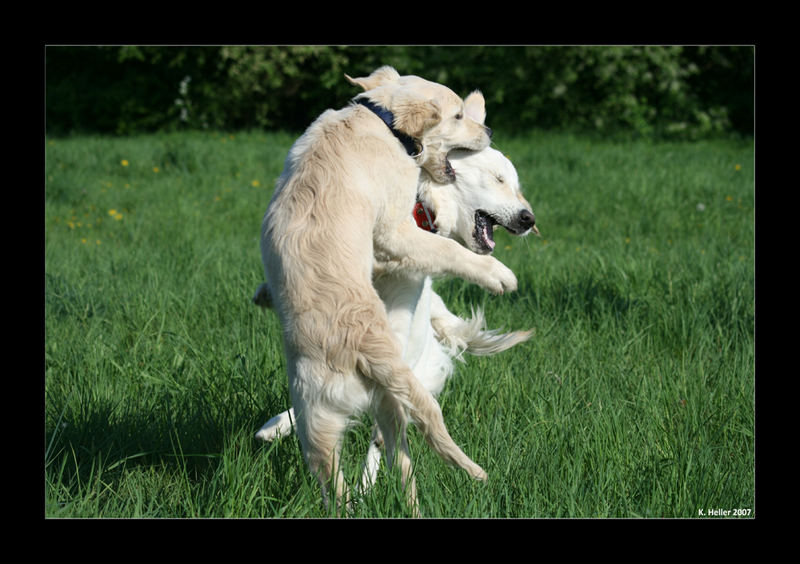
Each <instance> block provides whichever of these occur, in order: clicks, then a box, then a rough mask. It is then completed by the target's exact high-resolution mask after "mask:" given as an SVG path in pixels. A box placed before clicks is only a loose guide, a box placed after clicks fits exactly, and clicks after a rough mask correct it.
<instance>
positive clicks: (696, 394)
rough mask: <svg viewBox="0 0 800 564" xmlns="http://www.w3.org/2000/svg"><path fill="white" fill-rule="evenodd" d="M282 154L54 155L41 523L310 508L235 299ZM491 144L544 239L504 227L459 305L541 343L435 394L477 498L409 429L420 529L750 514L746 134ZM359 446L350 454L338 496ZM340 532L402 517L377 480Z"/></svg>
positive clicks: (273, 371)
mask: <svg viewBox="0 0 800 564" xmlns="http://www.w3.org/2000/svg"><path fill="white" fill-rule="evenodd" d="M292 141H293V136H290V135H286V134H272V133H270V134H266V133H241V134H236V135H227V134H220V133H180V134H178V133H176V134H163V135H155V136H141V137H130V138H104V137H89V136H85V137H74V138H57V139H48V140H47V141H46V148H45V151H46V163H45V166H46V170H45V186H46V192H45V197H46V199H45V210H44V227H45V249H44V250H45V257H44V258H45V320H44V322H45V343H44V355H45V363H44V365H45V373H44V398H43V400H44V401H43V405H44V413H43V417H44V421H45V424H44V429H45V437H44V443H45V448H44V478H45V484H44V492H45V493H44V508H43V509H44V515H45V516H46V517H51V518H57V517H73V518H74V517H105V518H119V517H161V518H176V517H177V518H182V517H186V518H189V517H206V518H208V517H241V518H245V517H326V516H328V515H329V514H328V513H327V512H326V510H325V509H324V507H323V505H322V504H321V503H320V500H319V499H320V498H319V490H318V486H317V483H316V481H315V480H314V479H313V478H312V476H311V475H310V473H309V472H308V470H307V468H306V466H305V464H304V463H303V460H302V457H301V454H300V450H299V446H298V443H297V440H296V439H295V438H294V437H288V438H285V439H283V440H280V441H278V442H275V443H272V444H262V443H259V442H257V441H256V440H255V439H254V438H253V434H254V433H255V431H256V430H257V429H258V428H259V427H260V425H261V424H262V423H263V422H264V421H265V420H266V419H267V418H268V417H270V416H272V415H274V414H275V413H277V412H279V411H282V410H283V409H285V408H286V407H287V406H288V405H287V401H288V400H287V382H286V376H285V370H284V361H283V358H282V352H281V343H280V327H279V324H278V322H277V319H276V317H275V316H274V315H273V314H272V313H271V312H264V311H261V310H260V309H259V308H256V307H255V306H253V305H252V304H251V303H250V297H251V295H252V293H253V291H254V290H255V288H256V286H257V285H258V284H259V283H260V282H261V281H262V279H263V273H262V267H261V262H260V255H259V250H258V239H257V238H258V232H259V226H260V222H261V217H262V215H263V212H264V209H265V207H266V204H267V202H268V199H269V195H270V193H271V190H272V186H273V183H274V180H275V178H276V177H277V176H278V174H279V173H280V170H281V168H282V164H283V159H284V157H285V154H286V152H287V150H288V148H289V146H290V144H291V142H292ZM494 141H495V145H496V146H497V147H498V148H499V149H500V150H502V151H503V152H505V153H506V154H507V155H508V156H509V157H510V158H511V160H512V161H513V162H514V163H515V165H516V166H517V169H518V171H519V174H520V177H521V180H522V182H523V187H524V191H525V193H526V196H527V197H528V199H529V200H530V202H531V203H532V205H533V208H534V211H535V213H536V218H537V225H538V226H539V228H540V230H541V232H542V237H541V238H536V237H528V238H525V239H519V238H514V237H512V236H510V235H508V234H507V233H505V232H498V233H497V241H498V245H497V250H496V251H495V256H497V257H498V258H499V259H500V260H502V261H503V262H504V263H506V264H507V265H508V266H509V267H511V268H512V269H513V270H514V271H515V273H516V274H517V276H518V278H519V281H520V284H519V290H518V291H517V292H516V293H514V294H510V295H505V296H499V297H494V296H490V295H487V294H486V293H485V292H484V291H483V290H481V289H479V288H478V287H476V286H472V285H469V284H467V283H465V282H462V281H461V280H451V279H446V280H439V281H437V283H436V287H437V288H438V290H439V291H440V293H441V294H442V296H443V297H444V299H445V301H446V302H447V303H448V304H449V305H450V306H451V309H452V310H453V311H455V312H457V313H468V312H469V310H470V307H472V306H476V305H481V306H483V307H484V308H485V309H486V313H487V318H488V320H489V323H490V325H491V326H493V327H501V326H502V327H505V328H512V329H529V328H530V329H533V330H534V331H535V336H534V338H533V339H532V340H530V341H529V342H528V343H525V344H523V345H521V346H518V347H516V348H514V349H512V350H510V351H507V352H505V353H503V354H502V355H499V356H496V357H490V358H474V357H471V358H469V359H468V361H467V363H466V364H463V365H459V366H458V367H457V373H456V376H455V377H454V378H453V379H452V380H451V381H450V382H449V383H448V385H447V387H446V389H445V392H444V393H443V395H442V396H441V398H440V400H441V405H442V409H443V412H444V416H445V421H446V423H447V425H448V428H449V430H450V432H451V434H452V435H453V437H454V439H455V440H456V442H457V443H458V444H459V445H460V446H461V447H462V448H463V449H464V451H465V452H466V453H467V454H468V455H470V456H471V457H472V458H473V459H474V460H475V461H476V462H477V463H478V464H480V465H481V466H482V467H483V468H485V469H486V470H487V472H488V473H489V481H488V482H486V483H476V482H473V481H471V480H470V479H469V478H468V477H467V476H466V474H465V473H464V472H462V471H460V470H456V469H453V468H450V467H448V466H446V465H445V464H444V463H443V462H442V461H441V460H440V459H438V458H437V456H436V455H434V454H433V452H432V451H431V450H430V449H429V448H428V447H427V445H426V444H425V443H424V441H423V440H422V438H421V436H420V435H419V433H417V432H416V431H415V430H412V431H411V433H410V441H411V449H412V455H413V457H414V463H415V469H416V474H417V483H418V489H419V497H420V507H421V512H422V514H423V516H424V517H451V518H479V517H490V518H533V517H535V518H559V517H570V518H582V517H583V518H604V517H615V518H620V517H622V518H635V517H645V518H708V515H707V512H708V510H711V509H721V510H724V511H730V512H731V513H730V514H728V517H729V518H732V517H733V516H734V512H736V511H737V510H738V511H739V512H740V513H741V514H742V516H744V517H749V518H752V517H754V516H755V488H754V479H755V478H754V466H755V460H754V458H755V454H754V450H755V446H754V443H755V437H754V429H755V423H754V417H755V413H754V412H755V402H754V379H755V360H754V317H755V303H754V302H755V298H754V286H755V273H754V256H755V248H754V221H755V220H754V149H753V144H752V142H744V141H742V142H737V141H706V142H696V143H689V142H686V143H647V142H630V143H613V142H605V141H598V140H594V139H590V138H582V137H576V136H569V135H560V134H552V133H547V134H545V133H540V134H530V135H528V136H526V137H524V138H513V139H511V138H506V139H504V138H503V134H502V132H495V136H494ZM368 437H369V425H368V421H366V420H365V422H364V424H362V425H358V426H356V427H355V428H354V429H353V430H352V431H351V432H350V434H349V435H348V438H347V443H346V446H345V455H346V456H345V472H346V474H347V475H348V478H349V479H350V481H351V483H352V482H354V481H355V479H356V477H357V476H358V475H359V474H360V470H361V468H360V464H361V460H362V456H363V454H364V452H365V448H366V444H367V441H368ZM353 514H354V515H355V516H357V517H404V516H407V514H408V513H407V510H406V507H405V504H404V501H403V495H402V492H401V491H400V487H399V476H398V475H397V473H396V472H386V471H384V472H382V474H381V476H380V478H379V481H378V484H377V485H376V487H375V488H374V490H373V491H372V492H371V493H370V494H369V495H367V496H365V497H364V498H363V499H358V500H357V502H356V503H355V504H354V507H353Z"/></svg>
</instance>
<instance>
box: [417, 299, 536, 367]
mask: <svg viewBox="0 0 800 564" xmlns="http://www.w3.org/2000/svg"><path fill="white" fill-rule="evenodd" d="M431 322H432V324H433V329H434V331H435V333H436V338H437V340H438V341H439V342H440V343H441V344H442V345H443V346H444V347H445V348H446V349H447V350H448V353H449V354H450V356H452V357H455V358H460V357H461V355H462V354H463V353H465V352H467V353H470V354H474V355H476V356H486V355H492V354H497V353H499V352H502V351H504V350H506V349H510V348H511V347H513V346H514V345H518V344H519V343H523V342H525V341H527V340H528V339H530V338H531V336H532V335H533V331H511V332H509V333H501V330H499V329H486V318H485V317H484V315H483V310H482V309H481V308H478V309H477V310H475V309H473V310H472V317H471V318H470V319H462V318H460V317H456V316H450V317H449V318H448V319H447V320H444V319H442V318H436V319H432V320H431Z"/></svg>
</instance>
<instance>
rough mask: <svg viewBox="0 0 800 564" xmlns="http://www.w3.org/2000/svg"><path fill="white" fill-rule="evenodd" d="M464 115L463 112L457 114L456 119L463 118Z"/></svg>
mask: <svg viewBox="0 0 800 564" xmlns="http://www.w3.org/2000/svg"><path fill="white" fill-rule="evenodd" d="M462 117H464V114H462V113H461V112H459V113H457V114H456V119H461V118H462Z"/></svg>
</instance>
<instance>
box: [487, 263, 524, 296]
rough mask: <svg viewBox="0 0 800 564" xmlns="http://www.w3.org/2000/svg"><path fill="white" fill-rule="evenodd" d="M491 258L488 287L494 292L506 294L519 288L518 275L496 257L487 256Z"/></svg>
mask: <svg viewBox="0 0 800 564" xmlns="http://www.w3.org/2000/svg"><path fill="white" fill-rule="evenodd" d="M486 258H487V259H489V261H488V262H489V264H488V266H489V267H488V268H487V269H486V273H487V275H488V280H487V284H485V286H486V289H487V290H489V291H490V292H492V293H493V294H504V293H506V292H513V291H515V290H516V289H517V277H516V275H515V274H514V273H513V272H512V271H511V269H510V268H508V267H507V266H506V265H504V264H503V263H502V262H500V261H499V260H497V259H496V258H494V257H490V256H486Z"/></svg>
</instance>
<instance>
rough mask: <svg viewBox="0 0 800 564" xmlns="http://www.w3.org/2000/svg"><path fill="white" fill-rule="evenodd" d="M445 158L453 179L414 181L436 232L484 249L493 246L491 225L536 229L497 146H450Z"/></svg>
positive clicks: (512, 170)
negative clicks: (453, 148) (477, 148)
mask: <svg viewBox="0 0 800 564" xmlns="http://www.w3.org/2000/svg"><path fill="white" fill-rule="evenodd" d="M449 159H450V162H451V163H452V166H453V168H454V170H455V173H456V174H455V180H454V181H453V182H449V183H446V184H440V183H435V182H432V181H431V180H430V179H427V180H425V179H423V180H421V181H420V186H419V197H420V199H421V200H422V201H423V202H425V204H426V205H428V206H430V208H431V209H432V211H433V212H434V213H435V214H436V221H435V223H436V228H437V230H438V233H439V234H440V235H443V236H445V237H450V238H451V239H455V240H456V241H458V242H459V243H461V244H462V245H464V246H465V247H467V248H468V249H470V250H471V251H473V252H475V253H478V254H489V253H491V252H492V251H493V250H494V246H495V242H494V236H493V230H494V227H495V226H497V225H501V226H503V227H505V228H506V229H507V230H508V231H510V232H511V233H513V234H515V235H520V236H523V235H527V234H529V233H531V232H533V233H536V234H538V233H539V230H538V229H537V228H536V226H535V222H536V220H535V218H534V215H533V211H532V209H531V205H530V204H529V203H528V201H527V200H526V199H525V197H524V196H523V195H522V191H521V190H520V185H519V177H518V176H517V171H516V169H515V168H514V165H513V164H511V161H510V160H508V158H506V157H505V156H504V155H503V154H502V153H501V152H500V151H497V150H495V149H493V148H491V147H488V148H486V149H483V150H482V151H461V150H456V151H453V152H451V153H450V155H449ZM423 177H424V175H423Z"/></svg>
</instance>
